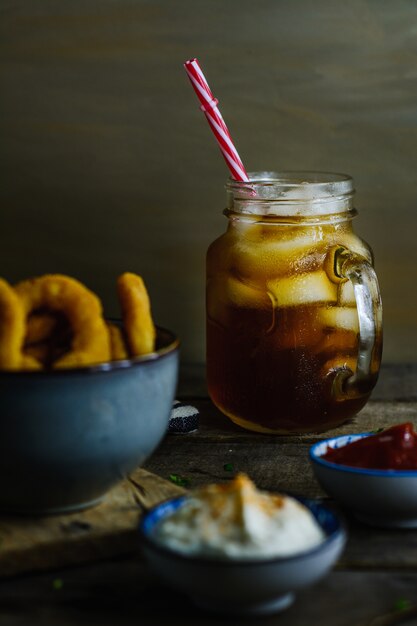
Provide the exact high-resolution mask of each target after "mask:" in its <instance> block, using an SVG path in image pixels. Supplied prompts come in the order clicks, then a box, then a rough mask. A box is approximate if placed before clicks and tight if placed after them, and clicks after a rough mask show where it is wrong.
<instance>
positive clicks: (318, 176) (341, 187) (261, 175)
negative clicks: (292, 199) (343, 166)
mask: <svg viewBox="0 0 417 626" xmlns="http://www.w3.org/2000/svg"><path fill="white" fill-rule="evenodd" d="M248 177H249V182H245V181H239V180H234V179H233V178H231V177H230V178H229V179H228V180H227V182H226V189H227V190H228V191H229V190H230V191H238V190H243V191H247V190H248V187H255V188H256V187H258V186H259V187H269V188H270V187H276V188H282V187H290V188H300V187H301V188H302V187H304V186H306V185H308V186H309V187H314V188H315V189H317V190H318V191H319V190H323V192H325V193H326V191H327V189H328V187H329V185H330V186H332V187H336V188H337V193H338V194H339V193H354V188H353V178H352V177H351V176H349V174H342V173H339V172H324V171H314V170H285V171H279V172H276V171H272V170H271V171H254V172H248ZM326 195H328V191H327V193H326Z"/></svg>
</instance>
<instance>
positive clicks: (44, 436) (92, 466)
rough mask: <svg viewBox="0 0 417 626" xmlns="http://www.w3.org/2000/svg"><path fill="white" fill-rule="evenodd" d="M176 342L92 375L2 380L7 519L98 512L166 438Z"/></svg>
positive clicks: (85, 370) (14, 375)
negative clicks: (14, 515)
mask: <svg viewBox="0 0 417 626" xmlns="http://www.w3.org/2000/svg"><path fill="white" fill-rule="evenodd" d="M178 361H179V342H178V339H177V338H176V336H175V335H174V334H173V333H171V332H170V331H168V330H165V329H162V328H158V329H157V344H156V350H155V352H153V353H152V354H149V355H146V356H142V357H137V358H132V359H125V360H122V361H112V362H109V363H101V364H99V365H94V366H91V367H82V368H76V369H67V370H55V371H41V372H0V511H7V512H13V513H25V514H37V515H38V514H39V515H45V514H50V513H64V512H68V511H74V510H79V509H83V508H86V507H88V506H92V505H94V504H96V503H98V502H99V501H100V500H101V499H102V498H103V496H104V495H105V493H106V492H107V491H108V490H109V489H110V487H112V486H113V485H114V484H115V483H117V482H118V481H120V480H122V479H123V478H124V477H125V476H126V475H127V474H128V473H129V472H131V471H132V470H133V469H135V468H136V467H137V466H138V465H140V464H141V463H143V461H144V460H145V459H146V458H147V457H149V456H150V454H151V453H152V452H153V451H154V450H155V448H156V447H157V446H158V444H159V442H160V441H161V439H162V437H163V436H164V434H165V432H166V429H167V426H168V421H169V417H170V412H171V407H172V401H173V398H174V393H175V389H176V383H177V374H178Z"/></svg>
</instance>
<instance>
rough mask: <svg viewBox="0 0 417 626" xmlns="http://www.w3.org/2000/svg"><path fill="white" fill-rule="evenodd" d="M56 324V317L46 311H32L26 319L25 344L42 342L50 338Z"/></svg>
mask: <svg viewBox="0 0 417 626" xmlns="http://www.w3.org/2000/svg"><path fill="white" fill-rule="evenodd" d="M57 326H58V319H57V317H56V316H55V315H54V314H53V313H49V312H48V311H45V312H42V313H32V314H31V315H29V317H28V318H27V320H26V335H25V346H31V345H33V344H35V343H42V342H43V341H46V340H47V339H49V338H50V336H51V335H52V334H53V333H54V331H55V330H56V328H57Z"/></svg>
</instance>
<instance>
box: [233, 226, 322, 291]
mask: <svg viewBox="0 0 417 626" xmlns="http://www.w3.org/2000/svg"><path fill="white" fill-rule="evenodd" d="M293 231H294V232H293ZM291 232H292V234H291V236H290V235H289V233H288V232H287V231H286V230H285V229H283V228H279V227H275V226H269V227H263V229H262V228H261V227H260V226H253V227H252V231H251V233H250V236H249V235H248V236H245V237H242V239H241V240H238V241H236V244H235V246H234V249H233V253H232V258H231V263H232V266H233V267H234V268H235V269H236V271H237V273H238V274H240V275H241V276H253V277H259V278H260V279H262V280H264V281H265V280H268V279H271V278H273V277H275V276H282V275H284V274H289V273H290V272H291V271H292V268H293V267H294V266H295V264H298V265H300V266H302V265H303V260H304V259H306V260H307V261H306V263H305V266H306V267H309V262H308V259H309V258H310V257H312V255H314V258H313V259H312V263H314V264H315V265H317V254H318V253H319V252H320V250H319V248H323V246H324V244H322V243H321V242H320V243H319V244H318V243H316V241H315V238H314V235H312V234H311V233H309V232H308V230H307V229H304V228H293V229H291ZM322 254H323V256H324V252H322ZM310 265H311V263H310Z"/></svg>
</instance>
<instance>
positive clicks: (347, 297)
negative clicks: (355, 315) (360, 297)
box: [337, 280, 356, 307]
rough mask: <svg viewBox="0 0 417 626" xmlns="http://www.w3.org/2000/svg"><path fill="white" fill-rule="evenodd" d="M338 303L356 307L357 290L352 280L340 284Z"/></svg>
mask: <svg viewBox="0 0 417 626" xmlns="http://www.w3.org/2000/svg"><path fill="white" fill-rule="evenodd" d="M337 300H338V303H339V304H340V305H341V306H350V307H356V300H355V292H354V290H353V285H352V283H351V282H350V280H346V281H345V282H343V283H340V284H339V293H338V299H337Z"/></svg>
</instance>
